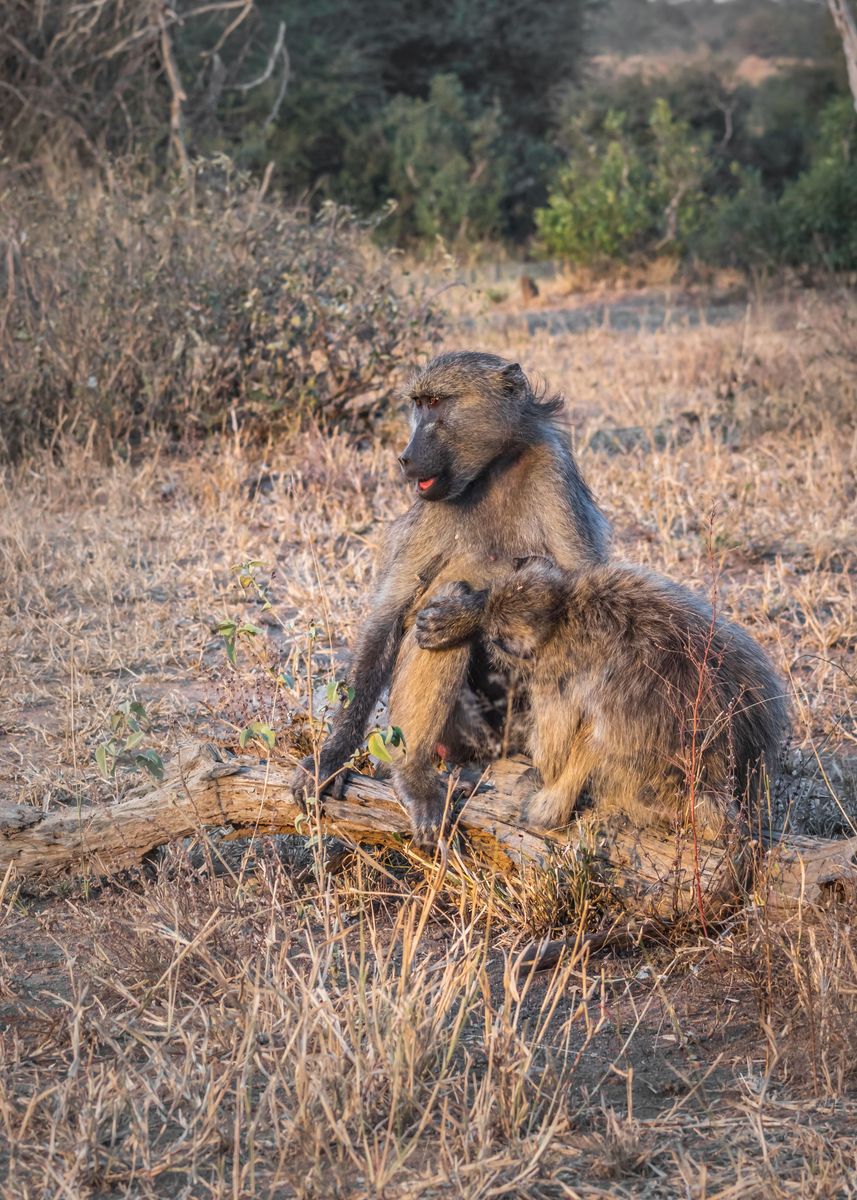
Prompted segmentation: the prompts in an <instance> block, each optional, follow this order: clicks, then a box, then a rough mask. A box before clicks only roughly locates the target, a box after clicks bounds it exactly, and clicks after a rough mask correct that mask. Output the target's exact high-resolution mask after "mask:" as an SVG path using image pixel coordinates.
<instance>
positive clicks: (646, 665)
mask: <svg viewBox="0 0 857 1200" xmlns="http://www.w3.org/2000/svg"><path fill="white" fill-rule="evenodd" d="M483 596H484V599H483V601H482V604H483V607H484V612H483V629H484V633H485V636H486V637H487V638H488V640H489V643H490V644H491V645H492V646H493V647H494V652H495V654H497V655H498V657H499V658H500V659H501V660H504V661H514V662H522V661H523V663H524V664H525V667H526V669H527V674H528V675H529V678H530V687H531V700H532V710H533V738H532V751H533V758H534V762H535V764H536V766H537V767H538V768H539V771H540V772H541V775H542V778H543V781H544V786H543V787H542V789H541V791H540V792H539V793H537V795H536V796H535V797H534V798H533V801H532V803H531V805H530V807H529V811H528V814H527V815H528V819H529V820H530V821H531V822H532V823H535V824H540V825H543V826H545V827H548V828H555V827H557V826H561V825H564V824H567V823H568V821H569V819H570V818H571V815H572V813H573V811H574V809H575V807H576V805H577V804H578V802H579V800H580V798H581V795H582V793H583V791H584V789H585V788H586V789H587V790H588V791H589V793H590V795H591V797H592V799H593V800H594V801H595V802H596V804H597V805H599V806H600V807H601V808H602V809H610V808H613V809H619V810H621V811H623V812H624V813H626V814H627V815H628V816H629V817H630V818H631V819H632V820H633V821H634V822H636V823H637V824H640V825H647V824H651V823H652V822H658V821H664V820H668V821H675V820H677V819H678V820H681V821H688V820H690V819H693V820H695V821H696V823H697V826H698V827H699V828H704V829H705V830H707V831H708V832H709V833H711V834H713V835H717V834H718V833H719V832H720V831H721V828H722V826H723V823H724V821H725V820H727V819H730V820H733V821H734V820H735V819H736V818H737V816H738V814H739V809H740V807H741V805H742V803H743V802H744V801H745V800H748V799H752V800H754V801H755V800H756V799H757V796H756V791H757V790H758V785H759V783H760V781H761V780H762V778H763V774H762V772H761V770H760V768H761V766H762V764H767V766H768V768H771V767H773V766H774V765H775V764H776V762H777V760H778V756H779V752H780V748H781V745H782V741H783V738H784V736H785V733H786V728H787V710H786V704H785V700H784V698H783V687H782V684H781V682H780V680H779V679H778V678H777V675H776V673H775V671H774V669H773V667H772V666H771V664H770V662H769V660H768V658H767V656H766V654H765V653H764V651H763V650H762V649H761V647H760V646H759V645H758V644H757V643H756V642H755V641H754V640H753V639H752V638H751V637H750V636H749V634H747V633H746V631H745V630H743V629H742V628H741V627H740V626H738V625H736V624H735V623H734V622H731V621H727V620H726V619H725V618H723V617H720V616H717V615H715V614H713V613H712V610H711V607H710V605H709V604H708V603H707V602H706V601H705V600H703V599H702V598H701V597H699V596H697V595H695V594H694V593H693V592H691V591H689V590H688V589H687V588H684V587H681V586H679V585H678V584H676V583H672V582H670V581H669V580H667V579H663V578H661V577H659V576H657V575H654V574H652V573H651V572H649V571H646V570H643V569H642V568H639V567H630V566H623V565H620V564H600V565H592V566H584V567H581V568H579V569H576V570H573V571H563V570H561V569H560V568H558V567H557V566H556V564H554V563H552V562H549V561H547V560H545V559H531V560H529V561H528V562H526V563H524V564H523V566H522V567H521V568H520V569H519V570H517V571H515V572H513V573H512V574H511V575H509V576H507V578H506V580H505V581H504V582H503V583H502V584H500V585H499V586H497V587H495V588H494V589H493V590H490V591H489V592H487V593H483ZM457 602H458V603H459V604H462V605H468V604H469V605H470V606H471V608H472V606H473V604H474V598H473V593H472V592H470V589H467V591H466V592H463V593H460V596H459V599H458V601H457ZM430 616H431V614H429V617H430ZM447 619H450V616H449V613H447ZM430 623H431V622H430V620H429V621H428V622H427V624H430ZM437 625H438V623H437V622H435V626H434V628H435V637H437ZM689 804H692V806H693V812H690V811H688V805H689ZM745 812H746V809H745Z"/></svg>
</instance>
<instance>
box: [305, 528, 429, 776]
mask: <svg viewBox="0 0 857 1200" xmlns="http://www.w3.org/2000/svg"><path fill="white" fill-rule="evenodd" d="M409 533H410V528H409V526H408V525H407V524H406V523H405V522H402V523H401V524H400V525H399V527H398V528H394V530H393V531H391V536H390V537H389V538H388V542H387V546H386V548H385V549H386V553H385V555H384V559H383V561H382V564H381V566H382V576H381V583H380V586H379V589H378V596H377V599H376V602H375V607H374V609H373V611H372V613H371V615H370V616H369V618H368V619H367V621H366V623H365V624H364V626H363V628H362V630H361V631H360V634H359V636H358V638H357V642H356V645H355V649H354V654H353V656H352V660H351V665H350V667H349V671H348V676H349V679H350V680H351V682H352V685H353V687H354V699H353V700H352V701H351V703H350V704H349V705H348V707H347V708H346V707H344V706H343V707H341V708H339V709H338V711H337V712H336V714H335V716H334V718H333V722H332V727H331V730H330V733H329V734H328V736H327V739H326V740H325V743H324V745H323V746H322V748H321V752H320V754H319V757H318V781H319V784H320V785H321V786H323V785H324V781H325V780H327V779H329V778H330V777H331V776H334V775H336V776H337V777H336V780H335V782H334V784H333V790H334V792H336V791H337V790H341V789H342V788H343V787H344V785H345V782H346V774H347V773H346V772H344V771H342V767H343V766H344V765H345V763H346V762H347V761H348V759H349V758H350V757H351V755H352V754H353V753H354V751H355V750H356V749H357V747H358V746H359V745H360V743H361V742H362V740H363V735H364V733H365V731H366V723H367V721H368V720H369V717H370V716H371V714H372V711H373V709H374V708H375V705H376V704H377V702H378V697H379V696H380V694H381V691H382V690H383V688H384V687H385V686H386V685H387V684H388V683H389V682H390V679H391V677H392V674H393V667H394V665H395V662H396V657H397V655H398V652H399V648H400V646H401V642H402V634H403V629H404V621H405V616H406V614H407V613H408V611H409V610H410V609H411V607H412V606H413V603H414V601H415V599H416V597H417V596H418V595H419V592H420V591H421V590H422V589H423V588H424V587H425V586H426V583H427V582H428V581H429V580H430V579H431V577H432V576H433V574H434V573H435V572H436V570H437V561H436V560H432V561H428V562H426V561H423V562H421V563H419V564H418V563H416V562H415V561H414V560H415V558H416V555H415V554H414V553H413V548H412V546H411V545H410V544H409V543H410V538H409ZM417 566H421V567H422V570H418V569H417ZM315 772H316V760H315V757H314V756H313V755H308V756H307V757H306V758H305V759H304V760H303V762H302V763H301V765H300V767H299V768H298V770H297V771H296V773H295V776H294V780H293V790H294V793H295V797H296V799H298V800H302V799H303V798H304V797H305V795H306V793H307V791H308V790H309V788H310V785H312V790H315ZM337 772H339V774H338V775H337Z"/></svg>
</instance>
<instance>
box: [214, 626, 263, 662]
mask: <svg viewBox="0 0 857 1200" xmlns="http://www.w3.org/2000/svg"><path fill="white" fill-rule="evenodd" d="M212 632H214V633H216V634H219V636H220V637H222V638H223V644H224V647H225V649H226V657H227V658H228V659H229V661H230V662H231V663H232V665H233V667H234V666H235V658H236V646H237V643H238V638H245V639H247V640H249V639H250V638H254V637H258V636H259V634H261V633H264V630H263V629H260V628H259V626H258V625H254V624H253V623H252V621H244V622H242V623H241V624H240V625H239V623H238V622H237V621H230V620H226V621H218V623H217V624H216V625H215V626H214V629H213V631H212Z"/></svg>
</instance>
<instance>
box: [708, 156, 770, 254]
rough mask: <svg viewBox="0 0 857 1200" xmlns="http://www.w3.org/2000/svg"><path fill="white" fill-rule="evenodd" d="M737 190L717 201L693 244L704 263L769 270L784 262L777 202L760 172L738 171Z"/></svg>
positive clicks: (735, 172) (720, 196) (736, 176)
mask: <svg viewBox="0 0 857 1200" xmlns="http://www.w3.org/2000/svg"><path fill="white" fill-rule="evenodd" d="M734 176H735V178H736V180H737V181H738V190H737V191H736V192H735V193H734V194H733V195H727V194H721V195H719V196H717V197H715V199H714V201H713V203H712V205H711V207H710V209H709V211H708V214H707V216H706V219H705V222H704V224H703V225H702V226H701V228H700V229H698V231H697V235H696V237H694V238H693V240H692V249H693V252H694V253H695V254H696V255H697V256H698V257H699V258H700V259H702V260H703V261H704V262H707V263H711V264H713V265H714V266H723V267H739V268H742V269H743V268H747V267H769V266H773V265H774V264H776V263H778V262H779V261H780V260H781V258H782V249H783V247H782V240H783V239H782V230H781V227H780V215H779V212H778V209H777V202H776V200H775V199H774V197H773V196H771V194H770V193H769V192H768V191H767V190H766V189H765V186H764V184H763V183H762V177H761V173H760V172H759V171H749V170H744V171H742V170H739V169H738V168H737V167H736V169H735V171H734Z"/></svg>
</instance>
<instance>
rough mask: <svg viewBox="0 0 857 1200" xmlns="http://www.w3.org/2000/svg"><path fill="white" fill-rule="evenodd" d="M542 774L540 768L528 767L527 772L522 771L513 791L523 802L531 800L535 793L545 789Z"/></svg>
mask: <svg viewBox="0 0 857 1200" xmlns="http://www.w3.org/2000/svg"><path fill="white" fill-rule="evenodd" d="M544 782H545V781H544V780H543V779H542V773H541V771H540V770H539V768H538V767H527V769H526V771H522V772H521V774H520V775H519V776H518V778H517V779H516V780H515V786H514V788H513V791H514V793H515V795H516V796H520V797H521V800H522V801H524V802H525V801H527V800H528V799H531V798H532V797H533V795H534V793H536V792H538V791H539V789H540V788H542V787H544Z"/></svg>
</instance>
